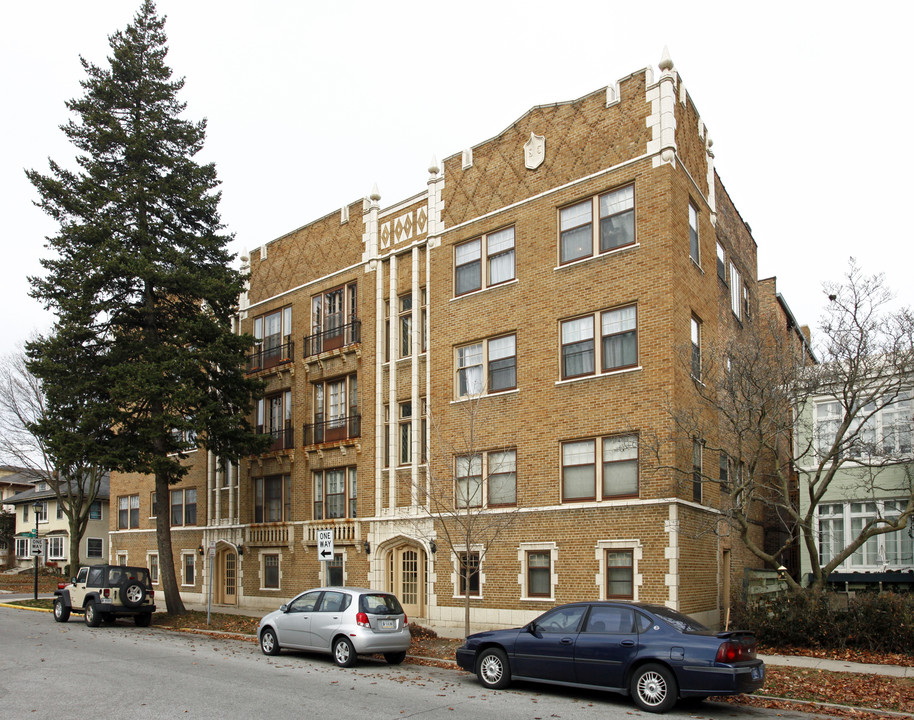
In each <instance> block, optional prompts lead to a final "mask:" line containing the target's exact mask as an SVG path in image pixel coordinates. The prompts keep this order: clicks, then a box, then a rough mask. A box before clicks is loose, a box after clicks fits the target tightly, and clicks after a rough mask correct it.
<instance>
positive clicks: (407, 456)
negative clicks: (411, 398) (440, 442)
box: [400, 402, 413, 465]
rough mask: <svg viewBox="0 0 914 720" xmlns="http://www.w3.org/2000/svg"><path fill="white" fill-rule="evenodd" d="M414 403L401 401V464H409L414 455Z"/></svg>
mask: <svg viewBox="0 0 914 720" xmlns="http://www.w3.org/2000/svg"><path fill="white" fill-rule="evenodd" d="M412 416H413V404H412V403H411V402H404V403H400V465H408V464H409V463H410V462H411V461H412V457H413V422H412Z"/></svg>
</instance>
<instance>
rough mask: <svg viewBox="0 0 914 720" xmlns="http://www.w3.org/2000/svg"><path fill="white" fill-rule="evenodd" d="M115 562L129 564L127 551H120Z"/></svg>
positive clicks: (122, 564)
mask: <svg viewBox="0 0 914 720" xmlns="http://www.w3.org/2000/svg"><path fill="white" fill-rule="evenodd" d="M115 564H116V565H121V566H124V565H126V564H127V553H125V552H119V553H118V554H117V558H116V563H115ZM90 584H91V583H90Z"/></svg>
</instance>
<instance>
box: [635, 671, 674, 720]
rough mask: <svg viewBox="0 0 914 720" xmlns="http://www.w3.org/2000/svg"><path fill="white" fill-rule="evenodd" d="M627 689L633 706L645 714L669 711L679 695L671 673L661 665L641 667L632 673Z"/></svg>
mask: <svg viewBox="0 0 914 720" xmlns="http://www.w3.org/2000/svg"><path fill="white" fill-rule="evenodd" d="M628 687H629V691H630V692H631V695H632V700H634V701H635V705H637V706H638V707H639V708H641V709H642V710H646V711H647V712H654V713H664V712H666V711H667V710H670V709H671V708H672V707H673V706H674V705H675V704H676V699H677V696H678V695H679V688H678V687H677V686H676V678H675V676H674V675H673V671H672V670H670V669H669V668H667V667H664V666H663V665H656V664H650V665H642V666H641V667H639V668H638V669H637V670H635V672H634V673H632V678H631V682H630V683H629V686H628Z"/></svg>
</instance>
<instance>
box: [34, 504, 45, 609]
mask: <svg viewBox="0 0 914 720" xmlns="http://www.w3.org/2000/svg"><path fill="white" fill-rule="evenodd" d="M42 507H44V506H43V505H42V504H41V501H40V500H36V501H35V502H33V503H32V509H33V510H34V511H35V544H36V545H37V544H38V513H39V512H41V508H42ZM32 555H34V556H35V599H36V600H37V599H38V555H40V553H38V554H36V553H35V546H34V545H33V546H32Z"/></svg>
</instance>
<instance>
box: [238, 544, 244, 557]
mask: <svg viewBox="0 0 914 720" xmlns="http://www.w3.org/2000/svg"><path fill="white" fill-rule="evenodd" d="M242 555H244V545H239V546H238V557H241V556H242Z"/></svg>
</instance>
